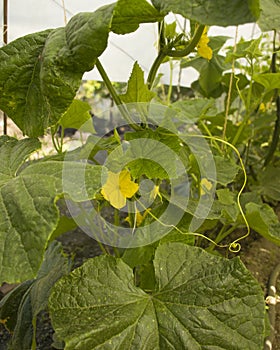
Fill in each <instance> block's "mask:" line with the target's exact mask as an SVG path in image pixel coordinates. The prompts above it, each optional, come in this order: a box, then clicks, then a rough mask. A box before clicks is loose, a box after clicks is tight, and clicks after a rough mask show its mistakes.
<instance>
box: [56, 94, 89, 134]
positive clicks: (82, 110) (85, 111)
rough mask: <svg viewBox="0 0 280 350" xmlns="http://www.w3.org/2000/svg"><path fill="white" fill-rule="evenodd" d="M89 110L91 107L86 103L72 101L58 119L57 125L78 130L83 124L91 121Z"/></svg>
mask: <svg viewBox="0 0 280 350" xmlns="http://www.w3.org/2000/svg"><path fill="white" fill-rule="evenodd" d="M90 110H91V106H90V105H89V104H88V103H87V102H83V101H80V100H73V101H72V103H71V105H70V107H69V108H68V109H67V111H66V112H65V113H64V114H63V116H62V117H61V118H60V120H59V124H60V125H61V126H62V127H63V128H75V129H80V127H81V126H82V125H83V124H84V123H86V122H87V121H88V120H89V119H91V115H90V113H89V111H90Z"/></svg>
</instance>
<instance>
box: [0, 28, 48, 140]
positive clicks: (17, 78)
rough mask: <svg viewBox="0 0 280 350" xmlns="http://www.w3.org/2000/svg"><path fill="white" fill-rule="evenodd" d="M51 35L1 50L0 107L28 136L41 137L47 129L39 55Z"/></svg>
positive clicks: (19, 41) (40, 35) (29, 37)
mask: <svg viewBox="0 0 280 350" xmlns="http://www.w3.org/2000/svg"><path fill="white" fill-rule="evenodd" d="M51 32H52V30H46V31H43V32H39V33H36V34H31V35H27V36H24V37H22V38H19V39H17V40H15V41H13V42H12V43H10V44H9V45H5V46H3V47H2V48H1V49H0V107H1V109H2V110H3V111H5V112H6V113H7V114H8V116H9V117H10V118H12V119H13V121H14V122H15V123H16V124H17V126H18V127H19V128H20V129H21V130H22V131H23V133H24V134H27V135H29V136H39V135H41V134H43V132H44V129H45V128H46V127H47V125H48V112H47V107H46V105H45V101H44V98H43V96H42V93H41V87H40V78H39V74H40V70H41V65H42V51H43V49H44V45H45V41H46V39H47V37H48V36H49V34H50V33H51ZM34 108H36V112H35V113H34ZM43 115H44V116H45V117H44V118H42V116H43Z"/></svg>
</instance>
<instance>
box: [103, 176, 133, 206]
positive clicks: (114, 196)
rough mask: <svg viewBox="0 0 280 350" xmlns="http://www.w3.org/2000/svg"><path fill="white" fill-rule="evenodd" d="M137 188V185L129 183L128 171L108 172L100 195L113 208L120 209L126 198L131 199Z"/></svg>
mask: <svg viewBox="0 0 280 350" xmlns="http://www.w3.org/2000/svg"><path fill="white" fill-rule="evenodd" d="M138 188H139V186H138V184H136V183H134V182H133V181H131V177H130V173H129V171H127V170H123V171H121V172H120V173H113V172H111V171H108V178H107V181H106V183H105V184H104V186H103V187H102V189H101V194H102V195H103V197H104V198H105V199H106V200H107V201H109V202H110V204H111V205H112V206H113V207H114V208H117V209H121V208H123V207H124V206H125V204H126V198H131V197H132V196H133V195H134V194H135V193H136V192H137V191H138Z"/></svg>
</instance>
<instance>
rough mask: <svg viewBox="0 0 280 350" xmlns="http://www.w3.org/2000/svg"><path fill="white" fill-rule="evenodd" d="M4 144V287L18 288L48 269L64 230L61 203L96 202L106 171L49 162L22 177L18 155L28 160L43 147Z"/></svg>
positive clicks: (0, 260)
mask: <svg viewBox="0 0 280 350" xmlns="http://www.w3.org/2000/svg"><path fill="white" fill-rule="evenodd" d="M1 140H3V139H0V154H2V153H3V152H4V151H7V154H8V155H7V157H6V158H5V157H4V156H3V158H4V159H5V162H4V163H5V166H6V167H5V168H4V170H1V172H2V173H4V174H8V175H9V176H6V177H5V181H4V180H3V181H2V183H1V184H2V186H1V188H0V283H2V282H8V283H16V282H22V281H25V280H27V279H31V278H34V276H35V275H36V273H37V271H38V268H39V267H40V265H41V263H42V259H43V254H44V250H45V248H46V246H47V243H48V240H49V239H50V237H51V234H52V232H53V231H54V230H55V228H56V226H57V224H58V219H59V212H58V209H57V207H56V204H55V203H56V201H57V199H58V197H59V196H61V195H62V194H63V193H68V194H69V196H70V197H71V198H72V199H74V200H78V201H85V200H88V199H92V198H93V197H94V195H95V194H96V192H97V191H99V190H100V188H101V179H100V177H101V171H102V167H99V166H93V165H90V164H86V163H83V162H59V161H54V162H51V161H49V162H35V163H34V164H31V165H28V166H26V167H25V168H24V169H23V170H22V171H21V172H19V173H17V172H16V169H17V168H18V167H19V165H20V163H21V160H20V157H19V156H18V157H16V156H15V154H16V151H17V150H18V151H20V152H19V154H21V155H22V159H24V158H26V156H28V153H30V152H31V151H32V150H34V147H35V146H37V145H38V143H37V141H34V140H30V141H28V140H23V141H15V140H14V139H8V141H7V144H6V143H1ZM16 175H17V176H16ZM12 176H14V177H12Z"/></svg>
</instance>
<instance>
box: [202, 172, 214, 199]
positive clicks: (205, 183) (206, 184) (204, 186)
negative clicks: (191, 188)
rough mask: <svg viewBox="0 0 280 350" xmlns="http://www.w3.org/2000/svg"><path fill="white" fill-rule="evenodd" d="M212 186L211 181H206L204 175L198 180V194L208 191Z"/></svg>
mask: <svg viewBox="0 0 280 350" xmlns="http://www.w3.org/2000/svg"><path fill="white" fill-rule="evenodd" d="M212 187H213V185H212V183H211V182H210V181H208V180H207V179H206V178H205V177H204V178H203V179H201V181H200V195H201V196H203V195H204V194H206V193H208V192H209V191H210V190H211V188H212Z"/></svg>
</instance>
